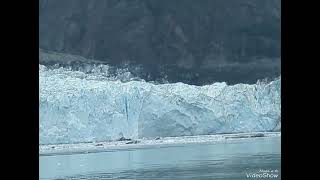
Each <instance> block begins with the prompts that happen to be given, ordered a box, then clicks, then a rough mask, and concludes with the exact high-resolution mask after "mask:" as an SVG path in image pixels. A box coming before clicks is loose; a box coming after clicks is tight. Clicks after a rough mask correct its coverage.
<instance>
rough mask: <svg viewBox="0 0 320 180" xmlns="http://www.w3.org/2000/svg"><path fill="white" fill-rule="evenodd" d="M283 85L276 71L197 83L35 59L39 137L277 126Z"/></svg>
mask: <svg viewBox="0 0 320 180" xmlns="http://www.w3.org/2000/svg"><path fill="white" fill-rule="evenodd" d="M106 72H107V70H105V72H104V73H106ZM121 76H127V77H128V78H131V77H130V75H128V74H126V73H123V74H121ZM280 92H281V78H280V77H279V78H277V79H275V80H273V81H271V82H257V83H256V84H236V85H227V84H226V83H225V82H217V83H213V84H211V85H203V86H195V85H188V84H183V83H172V84H169V83H167V84H155V83H151V82H145V81H143V80H130V79H129V80H127V81H125V82H124V81H121V80H119V79H118V78H111V77H107V76H104V75H103V74H101V72H100V73H89V74H88V73H84V72H81V71H74V70H71V69H68V68H62V67H61V68H57V69H50V68H47V67H45V66H43V65H39V95H40V97H39V117H40V118H39V121H40V122H39V124H40V126H39V131H40V132H39V133H40V137H39V139H40V144H62V143H79V142H99V141H110V140H116V139H118V138H120V137H126V138H131V139H136V138H154V137H159V136H160V137H172V136H192V135H209V134H222V133H241V132H266V131H280V130H281V98H280V97H281V94H280Z"/></svg>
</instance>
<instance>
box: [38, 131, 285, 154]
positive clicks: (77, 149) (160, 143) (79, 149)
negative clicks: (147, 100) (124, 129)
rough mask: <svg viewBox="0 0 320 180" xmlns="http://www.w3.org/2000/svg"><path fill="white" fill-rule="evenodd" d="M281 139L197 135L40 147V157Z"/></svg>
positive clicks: (261, 134)
mask: <svg viewBox="0 0 320 180" xmlns="http://www.w3.org/2000/svg"><path fill="white" fill-rule="evenodd" d="M272 137H281V132H253V133H237V134H218V135H197V136H180V137H163V138H155V139H144V138H142V139H132V140H123V141H111V142H90V143H77V144H56V145H54V144H50V145H39V156H56V155H69V154H84V153H98V152H108V151H109V152H110V151H121V150H133V149H144V148H164V147H170V146H183V145H188V144H211V143H223V142H225V143H228V142H235V141H240V140H243V139H246V140H248V139H255V138H272Z"/></svg>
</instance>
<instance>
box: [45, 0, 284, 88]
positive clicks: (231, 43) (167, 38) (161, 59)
mask: <svg viewBox="0 0 320 180" xmlns="http://www.w3.org/2000/svg"><path fill="white" fill-rule="evenodd" d="M39 2H40V6H39V14H40V15H39V44H40V48H41V49H43V50H49V51H55V52H59V53H66V54H73V55H80V56H83V57H85V58H87V59H88V60H89V59H98V60H101V61H104V62H107V63H109V64H111V65H119V64H123V63H127V62H129V63H131V64H139V65H142V66H143V67H144V69H145V71H146V72H147V73H149V77H151V79H156V78H158V77H160V76H162V75H163V73H164V74H166V76H168V79H169V80H170V81H172V82H177V81H182V82H185V83H191V84H205V83H210V82H212V81H226V82H228V83H231V84H232V83H239V82H243V83H255V82H256V80H257V79H261V78H265V77H276V76H279V74H280V66H281V65H280V64H281V63H280V59H281V54H280V51H281V48H280V46H281V30H280V24H281V1H280V0H197V1H195V0H67V1H50V0H39ZM40 62H41V61H40Z"/></svg>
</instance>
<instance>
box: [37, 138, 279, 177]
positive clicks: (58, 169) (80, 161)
mask: <svg viewBox="0 0 320 180" xmlns="http://www.w3.org/2000/svg"><path fill="white" fill-rule="evenodd" d="M280 144H281V141H280V137H273V138H251V139H237V140H232V141H227V142H219V143H215V144H188V145H178V146H173V147H172V146H171V147H161V148H145V149H133V150H122V151H112V152H100V153H89V154H71V155H57V156H40V157H39V161H40V179H116V180H118V179H125V180H127V179H143V180H152V179H181V180H182V179H183V180H184V179H193V180H194V179H226V180H232V179H280V176H281V167H280V165H281V160H280V159H281V145H280ZM248 175H251V177H247V176H248ZM252 175H256V177H255V178H254V177H252ZM257 175H260V178H258V177H257ZM276 176H278V177H277V178H275V177H276Z"/></svg>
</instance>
